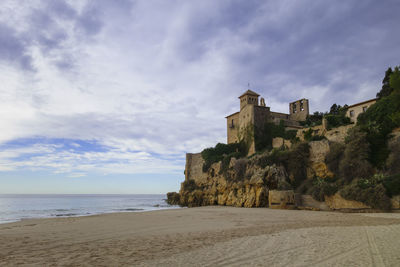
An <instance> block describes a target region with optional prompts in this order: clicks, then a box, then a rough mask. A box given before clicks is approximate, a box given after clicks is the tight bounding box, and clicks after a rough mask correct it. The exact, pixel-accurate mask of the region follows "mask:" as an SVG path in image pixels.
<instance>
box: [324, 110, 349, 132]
mask: <svg viewBox="0 0 400 267" xmlns="http://www.w3.org/2000/svg"><path fill="white" fill-rule="evenodd" d="M346 110H347V109H345V111H344V113H340V114H337V115H334V114H327V115H325V117H324V118H325V119H326V121H327V122H328V126H327V128H328V130H330V129H332V128H336V127H339V126H343V125H348V124H351V120H350V118H349V117H346Z"/></svg>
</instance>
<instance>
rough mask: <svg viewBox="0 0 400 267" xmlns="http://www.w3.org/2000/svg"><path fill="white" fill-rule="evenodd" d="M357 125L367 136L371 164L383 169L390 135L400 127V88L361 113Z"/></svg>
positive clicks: (387, 153)
mask: <svg viewBox="0 0 400 267" xmlns="http://www.w3.org/2000/svg"><path fill="white" fill-rule="evenodd" d="M392 75H393V74H392ZM357 125H358V126H359V127H360V129H361V130H362V131H364V132H365V133H366V134H367V141H368V143H369V144H370V148H371V150H370V155H369V159H370V161H371V163H372V164H373V165H374V166H376V167H378V168H383V167H384V166H385V161H386V159H387V157H388V155H389V149H388V148H387V141H388V138H389V135H390V133H391V132H392V130H393V129H394V128H396V127H399V126H400V88H395V87H393V91H392V92H391V93H390V94H389V95H387V96H384V97H382V98H380V99H378V101H377V102H376V103H375V104H374V105H372V106H370V107H369V108H368V109H367V111H366V112H364V113H361V114H360V115H359V116H358V118H357Z"/></svg>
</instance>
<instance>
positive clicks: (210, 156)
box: [201, 141, 247, 172]
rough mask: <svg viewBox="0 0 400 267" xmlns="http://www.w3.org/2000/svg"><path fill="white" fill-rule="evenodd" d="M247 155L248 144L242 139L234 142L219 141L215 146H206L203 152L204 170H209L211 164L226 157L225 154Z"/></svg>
mask: <svg viewBox="0 0 400 267" xmlns="http://www.w3.org/2000/svg"><path fill="white" fill-rule="evenodd" d="M227 155H231V157H232V156H235V157H238V158H239V157H245V156H246V155H247V148H246V144H245V143H244V142H243V141H242V142H239V143H232V144H221V143H218V144H217V145H216V146H215V147H210V148H206V149H204V150H203V151H202V152H201V156H202V158H203V159H204V164H203V172H207V171H208V169H209V168H210V167H211V165H212V164H213V163H215V162H219V161H221V160H223V159H224V157H225V156H227Z"/></svg>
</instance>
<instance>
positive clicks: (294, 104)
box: [292, 103, 297, 113]
mask: <svg viewBox="0 0 400 267" xmlns="http://www.w3.org/2000/svg"><path fill="white" fill-rule="evenodd" d="M292 108H293V113H296V111H297V108H296V103H293V106H292Z"/></svg>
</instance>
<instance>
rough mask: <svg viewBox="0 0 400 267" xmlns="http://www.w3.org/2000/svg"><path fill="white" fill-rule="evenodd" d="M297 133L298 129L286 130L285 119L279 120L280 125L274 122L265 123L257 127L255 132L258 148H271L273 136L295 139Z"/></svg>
mask: <svg viewBox="0 0 400 267" xmlns="http://www.w3.org/2000/svg"><path fill="white" fill-rule="evenodd" d="M296 134H297V131H296V130H285V124H284V121H283V120H281V121H280V122H279V125H276V124H275V123H272V122H267V123H264V125H263V126H262V127H259V128H256V129H255V132H254V140H255V146H256V150H257V151H263V150H271V149H272V139H273V138H275V137H282V138H284V139H286V140H295V138H296Z"/></svg>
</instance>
